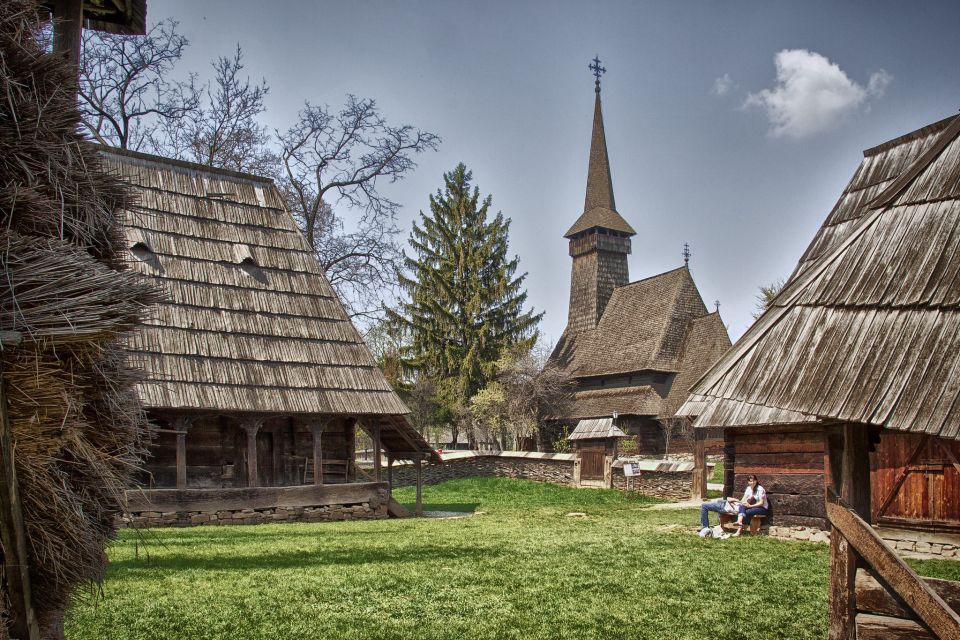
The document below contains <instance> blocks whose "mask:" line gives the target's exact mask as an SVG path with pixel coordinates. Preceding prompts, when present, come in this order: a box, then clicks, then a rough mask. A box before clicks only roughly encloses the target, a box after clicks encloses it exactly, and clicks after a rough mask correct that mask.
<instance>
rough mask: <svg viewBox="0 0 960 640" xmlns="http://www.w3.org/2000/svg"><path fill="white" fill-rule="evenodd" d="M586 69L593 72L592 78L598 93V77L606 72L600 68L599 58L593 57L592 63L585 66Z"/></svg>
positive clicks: (597, 56)
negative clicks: (594, 80) (594, 79)
mask: <svg viewBox="0 0 960 640" xmlns="http://www.w3.org/2000/svg"><path fill="white" fill-rule="evenodd" d="M587 69H590V71H593V77H594V78H596V90H597V91H600V76H602V75H603V74H605V73H606V72H607V69H606V68H605V67H601V66H600V56H599V55H596V56H593V62H592V63H591V64H588V65H587Z"/></svg>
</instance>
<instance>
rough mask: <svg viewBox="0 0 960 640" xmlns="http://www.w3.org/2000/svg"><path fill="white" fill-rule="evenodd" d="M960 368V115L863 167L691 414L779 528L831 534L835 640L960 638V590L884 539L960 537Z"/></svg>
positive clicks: (692, 404) (700, 391) (890, 145)
mask: <svg viewBox="0 0 960 640" xmlns="http://www.w3.org/2000/svg"><path fill="white" fill-rule="evenodd" d="M958 354H960V117H958V116H953V117H951V118H948V119H946V120H942V121H940V122H937V123H934V124H932V125H930V126H927V127H924V128H922V129H919V130H917V131H914V132H913V133H909V134H907V135H905V136H902V137H900V138H896V139H894V140H891V141H889V142H886V143H884V144H882V145H880V146H878V147H875V148H873V149H868V150H867V151H865V152H864V159H863V162H862V163H861V164H860V167H859V168H858V169H857V171H856V173H855V174H854V176H853V179H852V180H851V181H850V184H849V185H848V186H847V188H846V189H845V190H844V192H843V194H842V195H841V196H840V200H839V201H838V202H837V204H836V206H835V207H834V208H833V210H832V211H831V212H830V214H829V215H828V216H827V219H826V221H825V222H824V224H823V226H822V227H821V229H820V230H819V232H818V233H817V235H816V236H815V237H814V239H813V242H811V244H810V246H809V248H808V249H807V251H806V253H804V255H803V257H802V258H801V260H800V264H799V265H798V266H797V268H796V270H795V271H794V273H793V274H792V275H791V277H790V279H789V280H788V281H787V283H786V284H785V286H784V288H783V290H782V291H781V292H780V294H779V295H778V296H777V297H776V299H775V300H773V302H772V304H771V305H770V307H769V309H768V310H767V312H766V313H765V314H764V315H763V316H762V317H761V318H760V319H759V320H758V321H757V322H756V323H755V324H754V325H753V326H752V327H751V328H750V329H749V330H748V331H747V333H745V334H744V336H743V337H742V338H741V339H740V340H739V341H738V342H737V344H736V345H735V346H734V347H733V348H732V349H731V350H730V351H729V352H728V353H727V354H726V355H725V356H724V357H723V358H722V359H721V360H720V361H719V362H717V364H716V365H715V366H714V367H713V368H712V369H711V370H710V371H709V372H708V373H707V374H706V375H705V376H704V377H703V379H702V380H700V381H699V382H697V383H696V385H695V386H694V387H693V389H692V393H691V396H690V399H689V400H688V401H687V402H686V403H685V404H684V405H683V407H682V408H681V410H680V413H682V414H685V415H689V416H695V417H696V423H695V424H696V427H698V428H707V427H721V428H723V429H724V433H725V436H726V438H727V439H728V441H729V442H730V443H731V444H732V445H733V447H734V449H735V474H736V475H735V480H736V485H737V487H736V488H737V489H740V488H741V487H742V485H743V484H745V481H746V476H745V474H748V473H756V474H758V475H760V478H761V481H762V482H763V484H764V485H765V486H766V487H767V489H768V492H769V494H770V496H771V505H772V509H773V514H774V517H775V518H777V519H780V520H784V519H785V518H784V516H786V517H787V518H790V520H792V521H794V522H796V521H797V520H799V522H798V523H800V524H804V523H806V521H809V522H813V523H815V524H819V525H820V526H828V525H829V526H830V528H831V529H832V534H831V576H832V591H831V605H830V616H831V621H830V622H831V628H830V637H831V638H848V637H849V638H853V637H858V636H857V634H858V633H863V634H865V633H866V632H865V631H864V630H865V629H867V628H869V629H870V630H871V632H872V634H873V635H871V636H870V637H894V631H895V630H897V631H898V633H899V635H896V637H911V638H925V637H926V638H929V637H939V638H957V637H960V615H958V614H957V612H956V611H953V610H951V609H950V608H949V607H947V606H946V605H945V603H944V602H943V600H946V599H950V600H952V601H953V602H957V601H960V600H957V598H958V597H960V583H947V582H945V581H939V582H937V583H936V584H934V583H932V582H931V581H924V580H921V579H919V578H917V577H916V574H914V573H913V572H912V570H911V569H910V568H909V567H907V566H906V565H904V564H903V563H902V561H900V560H899V559H898V557H897V555H896V554H895V553H894V552H893V550H892V549H890V548H889V547H888V546H886V545H885V544H884V543H883V541H882V540H880V538H879V537H878V536H877V534H876V532H874V531H873V529H872V528H871V527H870V526H869V524H886V525H894V524H895V525H904V526H909V527H915V528H923V529H928V530H929V529H941V530H943V529H946V530H948V531H953V532H956V531H960V442H958V441H960V358H958ZM825 489H826V491H825ZM824 493H826V496H827V499H826V501H825V500H824ZM787 523H788V524H790V523H791V522H790V521H788V522H787ZM858 564H859V566H860V567H861V568H860V569H859V570H858V569H857V566H858ZM874 577H877V578H879V579H880V581H881V583H885V585H887V586H889V587H890V588H891V589H892V590H893V591H894V592H895V593H896V594H897V598H898V599H897V600H896V601H895V600H894V598H893V597H891V596H890V595H889V594H887V591H886V589H885V588H884V587H881V586H879V584H878V583H877V582H876V581H874ZM934 591H936V592H939V593H940V594H941V595H942V596H943V599H941V598H940V597H939V596H938V595H937V593H934ZM868 592H869V593H868ZM881 596H882V597H881ZM899 603H905V604H899ZM877 607H879V609H878V608H877ZM875 613H884V614H885V615H887V616H894V617H893V618H883V619H878V617H877V616H875V615H873V614H875ZM904 617H908V618H912V621H908V620H899V619H898V618H904Z"/></svg>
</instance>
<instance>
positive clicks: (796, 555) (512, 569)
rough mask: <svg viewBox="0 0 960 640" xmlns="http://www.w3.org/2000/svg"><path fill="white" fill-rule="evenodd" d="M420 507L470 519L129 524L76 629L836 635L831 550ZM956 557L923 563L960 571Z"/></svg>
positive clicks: (561, 510) (621, 498)
mask: <svg viewBox="0 0 960 640" xmlns="http://www.w3.org/2000/svg"><path fill="white" fill-rule="evenodd" d="M395 494H396V495H397V497H398V499H400V500H401V501H406V502H409V501H412V497H413V496H412V490H409V489H403V490H398V491H396V492H395ZM424 500H425V502H426V503H427V508H428V509H436V510H446V511H454V510H456V511H474V512H476V515H473V516H472V517H469V518H462V519H445V520H438V519H410V520H388V521H367V522H363V521H358V522H343V523H331V524H281V525H259V526H242V527H198V528H192V529H160V530H153V531H149V532H141V534H140V536H139V537H138V536H137V535H136V534H135V533H134V532H130V531H127V532H123V533H122V535H121V537H120V539H119V540H118V541H117V542H116V543H115V544H114V545H113V547H112V548H111V549H110V552H109V555H110V559H111V565H110V569H109V573H108V576H107V579H106V581H105V582H104V584H103V592H102V595H101V596H98V597H96V598H88V599H86V600H85V601H83V602H78V603H77V604H76V605H75V606H74V607H73V609H72V610H71V612H70V614H69V616H68V619H67V637H68V638H71V639H78V640H79V639H91V640H92V639H97V640H100V639H102V638H137V639H148V638H150V639H152V638H157V639H160V638H163V639H168V638H218V639H219V638H223V639H227V638H231V639H232V638H298V639H299V638H343V639H353V638H357V639H359V638H417V639H420V638H456V639H469V638H524V639H527V638H618V639H624V638H626V639H630V638H651V639H653V638H692V639H696V638H703V639H711V640H718V639H724V638H729V639H733V638H738V639H739V638H791V639H803V638H824V637H825V636H826V583H827V559H828V552H827V547H826V546H825V545H815V544H810V543H802V542H787V541H779V540H774V539H770V538H753V539H733V540H726V541H720V540H710V539H707V540H703V539H700V538H698V537H697V536H696V534H695V533H694V527H693V526H692V525H693V524H694V523H695V519H696V518H695V513H694V512H692V511H689V510H688V511H650V510H649V509H648V508H647V507H648V506H649V504H650V502H651V500H650V499H647V498H641V497H638V496H635V495H627V494H623V493H620V492H615V491H603V490H575V489H567V488H562V487H556V486H552V485H546V484H537V483H533V482H526V481H521V480H509V479H498V478H486V479H470V480H457V481H451V482H447V483H444V484H442V485H438V486H431V487H425V488H424ZM574 511H577V512H584V513H586V514H587V516H586V517H570V516H568V515H567V514H568V513H570V512H574ZM958 565H960V563H952V562H930V563H918V564H916V565H915V566H917V567H919V568H920V570H921V571H922V572H924V573H927V574H933V575H938V576H940V577H948V578H953V579H960V570H958V569H957V566H958ZM743 610H748V611H752V612H753V613H754V614H753V615H752V616H751V617H752V620H751V621H750V622H738V621H737V616H736V612H737V611H743Z"/></svg>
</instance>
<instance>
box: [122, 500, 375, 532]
mask: <svg viewBox="0 0 960 640" xmlns="http://www.w3.org/2000/svg"><path fill="white" fill-rule="evenodd" d="M386 517H387V505H386V504H385V503H383V504H378V503H375V502H374V503H370V502H363V503H360V504H332V505H323V506H316V507H277V508H275V509H239V510H229V511H172V512H168V513H160V512H159V511H142V512H139V513H132V514H130V515H129V516H123V517H121V518H118V519H117V528H118V529H146V528H151V527H194V526H198V525H233V524H266V523H269V522H336V521H342V520H379V519H383V518H386Z"/></svg>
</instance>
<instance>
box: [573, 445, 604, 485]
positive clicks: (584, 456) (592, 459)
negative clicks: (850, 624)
mask: <svg viewBox="0 0 960 640" xmlns="http://www.w3.org/2000/svg"><path fill="white" fill-rule="evenodd" d="M606 457H607V452H606V450H605V449H581V450H580V480H603V477H604V471H605V464H606Z"/></svg>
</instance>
